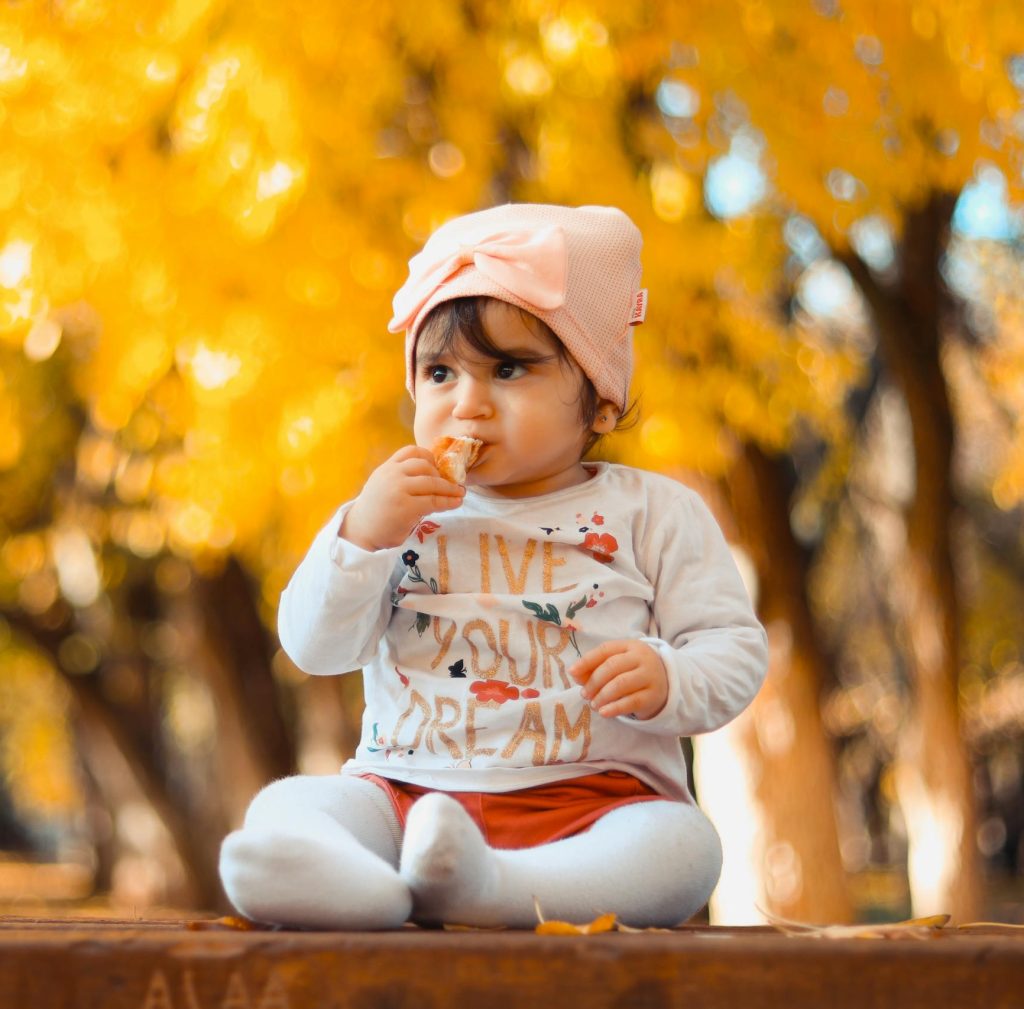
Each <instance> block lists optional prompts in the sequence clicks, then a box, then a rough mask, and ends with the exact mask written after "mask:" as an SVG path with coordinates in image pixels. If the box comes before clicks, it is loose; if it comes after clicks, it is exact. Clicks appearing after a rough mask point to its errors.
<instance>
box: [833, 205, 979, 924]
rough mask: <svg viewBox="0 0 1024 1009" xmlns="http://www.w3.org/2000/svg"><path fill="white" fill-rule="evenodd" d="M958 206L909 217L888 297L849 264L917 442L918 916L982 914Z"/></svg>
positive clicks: (900, 573) (912, 860)
mask: <svg viewBox="0 0 1024 1009" xmlns="http://www.w3.org/2000/svg"><path fill="white" fill-rule="evenodd" d="M954 202H955V200H954V197H952V196H951V195H948V194H936V195H935V196H933V198H932V199H931V200H930V201H929V202H928V203H927V204H926V205H925V206H923V207H922V208H920V209H919V210H918V211H916V212H914V213H912V214H910V215H908V217H907V223H906V230H905V233H904V236H903V242H902V260H901V269H900V280H899V283H898V286H896V287H894V288H888V287H886V288H883V287H882V286H881V285H880V284H879V283H878V282H877V281H876V279H875V278H874V276H873V275H872V274H871V272H870V271H869V270H868V269H867V268H866V266H865V265H864V264H863V263H862V262H861V261H860V259H858V258H857V257H856V256H853V255H850V256H848V257H847V258H846V259H845V260H844V261H845V262H846V264H847V266H848V268H849V269H850V272H851V273H852V274H853V277H854V279H855V280H856V281H857V283H858V285H859V286H860V288H861V290H862V292H863V293H864V296H865V298H866V299H867V302H868V304H869V306H870V308H871V310H872V314H873V317H874V322H875V325H876V328H877V331H878V337H879V345H880V348H881V352H882V356H883V358H884V359H885V362H886V364H887V366H888V369H889V372H890V374H891V375H892V378H893V380H894V381H895V383H896V384H897V385H898V387H899V388H900V390H901V391H902V393H903V396H904V399H905V401H906V404H907V409H908V411H909V414H910V420H911V425H912V430H913V445H914V477H915V488H914V493H913V497H912V499H911V501H910V504H909V505H908V507H907V510H906V516H905V518H906V557H905V561H904V562H903V563H902V564H899V565H897V567H896V570H895V571H894V573H893V574H894V577H893V578H892V580H891V581H892V592H893V596H894V603H895V607H896V611H897V612H898V613H900V614H901V618H902V621H903V627H902V628H901V630H902V637H903V639H904V647H905V648H906V651H907V655H908V660H909V661H908V665H909V668H910V671H911V679H912V684H911V686H912V692H913V701H912V705H911V711H910V716H909V718H908V719H907V722H906V724H905V726H904V728H903V731H902V733H901V737H900V741H899V746H898V753H897V761H896V775H895V782H896V791H897V797H898V801H899V804H900V807H901V809H902V812H903V816H904V819H905V821H906V826H907V836H908V845H909V849H908V857H907V874H908V877H909V883H910V893H911V900H912V903H913V908H914V912H915V914H931V913H936V912H948V913H950V914H952V915H953V917H954V918H955V919H957V920H961V921H963V920H968V919H972V918H975V917H977V915H978V913H979V910H980V908H981V904H982V882H981V867H980V864H979V859H978V854H977V847H976V844H975V825H976V813H975V797H974V793H973V787H972V773H971V766H970V760H969V757H968V753H967V748H966V746H965V744H964V739H963V734H962V732H961V722H960V711H959V705H958V696H959V695H958V680H959V660H960V656H959V628H958V623H959V601H958V598H957V586H956V577H955V571H954V565H953V551H952V534H953V528H954V521H955V517H956V506H955V499H954V493H953V485H952V460H953V446H954V423H953V416H952V410H951V408H950V402H949V395H948V391H947V387H946V382H945V377H944V375H943V372H942V361H941V347H942V336H941V325H942V319H943V314H944V307H945V306H946V304H947V302H948V294H947V292H946V290H945V287H944V285H943V283H942V279H941V275H940V272H939V265H940V261H941V256H942V254H943V251H944V249H945V246H946V240H947V232H948V227H949V219H950V215H951V213H952V209H953V206H954Z"/></svg>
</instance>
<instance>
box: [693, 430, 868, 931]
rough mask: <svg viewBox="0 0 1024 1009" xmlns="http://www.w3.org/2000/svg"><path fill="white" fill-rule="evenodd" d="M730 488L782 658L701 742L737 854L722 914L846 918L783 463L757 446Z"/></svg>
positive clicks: (830, 772)
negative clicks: (743, 706)
mask: <svg viewBox="0 0 1024 1009" xmlns="http://www.w3.org/2000/svg"><path fill="white" fill-rule="evenodd" d="M727 487H728V493H729V496H730V499H731V505H732V513H733V516H734V518H735V520H736V524H737V527H738V534H739V536H738V538H739V540H740V542H742V543H743V545H744V548H745V549H746V550H747V551H748V553H749V555H750V557H751V560H752V561H753V565H754V568H755V570H756V572H757V580H758V596H759V599H758V614H759V616H760V618H761V620H762V622H763V623H764V625H765V627H766V629H767V631H768V637H769V647H770V654H771V661H770V666H769V670H768V676H767V679H766V681H765V684H764V686H763V687H762V689H761V692H760V693H759V694H758V696H757V698H756V699H755V700H754V703H753V704H752V705H751V707H750V708H749V709H748V710H747V711H745V712H744V713H743V714H742V715H741V716H740V717H739V718H737V719H736V720H735V721H734V722H733V723H732V724H731V725H729V726H726V727H725V728H724V729H720V730H719V731H718V732H715V733H711V734H710V735H709V736H707V737H698V739H696V740H695V749H696V753H697V787H698V789H699V790H700V796H701V804H702V805H703V806H704V807H705V808H706V809H708V811H709V814H710V815H711V816H712V819H713V820H715V821H716V823H717V824H718V826H719V829H720V832H721V833H722V835H723V845H724V847H725V849H726V864H725V869H724V871H723V878H722V881H721V883H720V884H719V888H718V890H717V891H716V894H715V899H714V901H713V903H712V914H713V917H714V920H717V921H722V922H726V923H729V924H733V923H740V922H755V921H760V920H762V916H761V914H760V912H759V911H758V910H757V906H756V905H757V904H759V905H760V906H761V907H762V908H763V909H764V910H766V911H769V912H770V913H773V914H776V915H779V916H782V917H786V918H793V919H796V920H801V921H813V922H846V921H849V920H850V919H851V917H852V905H851V901H850V895H849V892H848V890H847V886H846V874H845V871H844V869H843V865H842V859H841V857H840V852H839V838H838V831H837V828H836V818H835V807H834V798H835V794H836V773H835V757H834V754H833V752H832V748H831V744H830V743H829V740H828V739H827V737H826V735H825V731H824V728H823V726H822V722H821V707H820V693H821V689H822V684H823V682H824V679H825V670H826V669H827V662H826V659H825V657H824V656H823V654H822V652H821V649H820V647H819V644H818V640H817V637H816V632H815V628H814V625H813V622H812V620H811V616H810V611H809V608H808V602H807V598H806V595H805V585H806V578H807V558H806V556H805V552H804V551H803V549H802V548H801V547H800V546H799V544H798V543H797V542H796V541H795V539H794V537H793V534H792V532H791V529H790V525H789V491H788V488H787V485H786V481H785V478H784V474H783V472H782V468H781V463H780V462H778V461H776V460H773V459H769V458H767V457H766V456H764V455H763V454H762V453H761V452H760V451H759V450H758V449H757V448H755V447H753V446H747V448H746V449H745V451H744V454H743V455H742V456H741V457H740V459H739V460H738V461H737V463H736V465H735V466H734V468H733V470H732V472H731V473H730V474H729V477H728V480H727ZM723 775H724V778H723ZM726 781H728V783H729V785H730V786H731V787H729V788H725V787H723V786H724V785H725V784H726ZM716 814H717V815H716Z"/></svg>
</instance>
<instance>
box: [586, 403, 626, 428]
mask: <svg viewBox="0 0 1024 1009" xmlns="http://www.w3.org/2000/svg"><path fill="white" fill-rule="evenodd" d="M618 422H619V408H618V407H617V406H616V405H615V404H614V403H612V402H611V401H610V400H607V399H602V400H601V402H600V403H598V404H597V416H596V417H595V418H594V423H593V424H591V425H590V430H591V431H593V432H594V433H595V434H611V432H612V431H614V430H615V425H616V424H617V423H618Z"/></svg>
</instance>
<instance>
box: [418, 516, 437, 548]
mask: <svg viewBox="0 0 1024 1009" xmlns="http://www.w3.org/2000/svg"><path fill="white" fill-rule="evenodd" d="M440 528H441V526H440V525H438V523H437V522H431V521H430V520H429V519H426V520H424V521H423V522H421V523H420V524H419V525H418V526H416V528H415V529H414V530H413V532H414V533H415V534H416V539H418V540H419V541H420V543H422V542H423V541H424V540H425V539H426V538H427V537H428V536H429V535H430V534H431V533H436V532H437V530H438V529H440Z"/></svg>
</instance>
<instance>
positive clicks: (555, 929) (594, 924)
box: [533, 897, 616, 935]
mask: <svg viewBox="0 0 1024 1009" xmlns="http://www.w3.org/2000/svg"><path fill="white" fill-rule="evenodd" d="M533 909H534V911H535V912H536V914H537V922H538V925H537V927H536V928H535V929H534V931H535V932H536V933H537V935H595V934H596V933H598V932H611V931H612V930H613V929H614V928H615V925H616V922H615V915H614V914H602V915H601V916H600V917H599V918H595V919H594V920H593V921H589V922H587V923H586V924H585V925H574V924H572V922H568V921H546V920H545V918H544V912H543V911H542V910H541V909H540V901H539V900H537V898H536V897H534V898H533Z"/></svg>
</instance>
